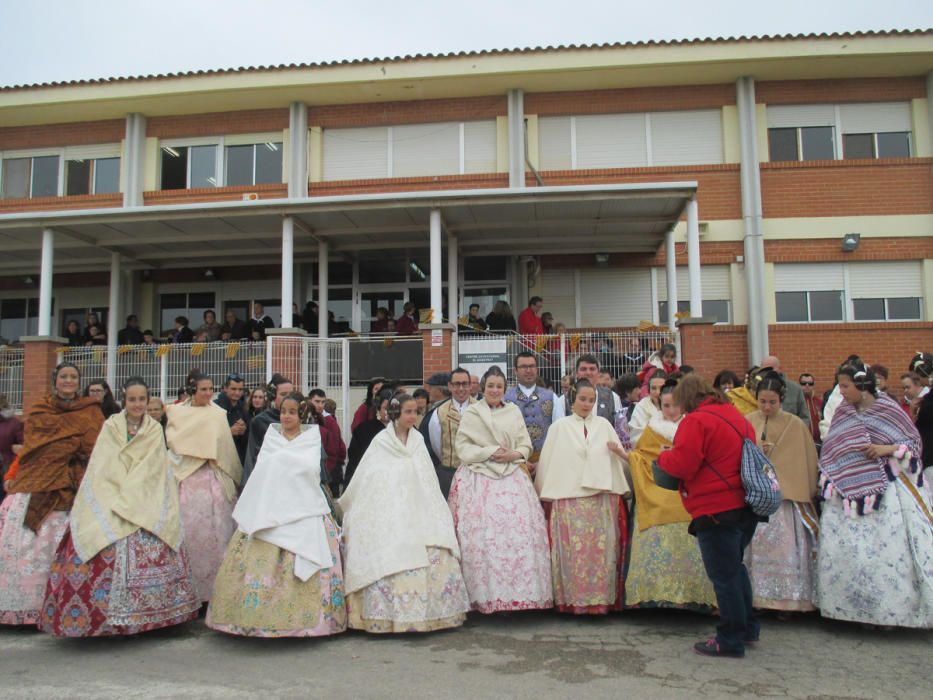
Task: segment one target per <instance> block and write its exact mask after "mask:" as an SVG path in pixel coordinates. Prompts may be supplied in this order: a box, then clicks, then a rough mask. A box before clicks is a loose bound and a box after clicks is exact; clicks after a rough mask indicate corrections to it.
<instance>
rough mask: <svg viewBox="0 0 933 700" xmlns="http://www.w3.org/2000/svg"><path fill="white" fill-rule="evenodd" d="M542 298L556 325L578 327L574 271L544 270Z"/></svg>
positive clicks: (545, 308) (542, 273)
mask: <svg viewBox="0 0 933 700" xmlns="http://www.w3.org/2000/svg"><path fill="white" fill-rule="evenodd" d="M540 296H541V298H543V299H544V310H545V311H550V312H551V314H552V315H553V316H554V322H555V323H563V324H564V325H565V326H568V327H573V326H575V325H576V317H577V311H576V295H575V293H574V285H573V270H547V269H545V270H542V271H541V293H540Z"/></svg>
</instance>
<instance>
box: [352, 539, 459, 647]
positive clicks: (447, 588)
mask: <svg viewBox="0 0 933 700" xmlns="http://www.w3.org/2000/svg"><path fill="white" fill-rule="evenodd" d="M428 561H429V562H430V563H429V565H428V566H426V567H424V568H421V569H411V570H409V571H403V572H401V573H398V574H393V575H392V576H386V577H385V578H383V579H380V580H378V581H376V582H375V583H373V584H371V585H369V586H367V587H366V588H364V589H362V590H359V591H354V592H353V593H350V594H349V595H348V596H347V614H348V616H349V620H350V627H351V628H352V629H358V630H365V631H366V632H374V633H376V634H381V633H386V632H432V631H434V630H441V629H446V628H448V627H459V626H460V625H462V624H463V621H464V620H465V619H466V613H467V612H468V611H469V610H470V598H469V596H468V595H467V590H466V585H465V584H464V582H463V574H461V572H460V562H459V561H457V558H456V557H454V555H453V554H451V553H450V552H449V551H448V550H446V549H440V548H438V547H428Z"/></svg>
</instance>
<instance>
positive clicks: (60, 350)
mask: <svg viewBox="0 0 933 700" xmlns="http://www.w3.org/2000/svg"><path fill="white" fill-rule="evenodd" d="M69 350H71V348H69V347H68V346H67V345H62V346H61V347H58V348H55V352H57V353H58V354H59V355H64V354H65V353H66V352H68V351H69Z"/></svg>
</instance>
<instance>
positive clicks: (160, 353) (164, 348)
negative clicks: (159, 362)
mask: <svg viewBox="0 0 933 700" xmlns="http://www.w3.org/2000/svg"><path fill="white" fill-rule="evenodd" d="M171 351H172V346H171V345H169V344H168V343H164V344H162V345H160V346H159V349H158V350H156V357H164V356H165V355H168V354H169V353H170V352H171Z"/></svg>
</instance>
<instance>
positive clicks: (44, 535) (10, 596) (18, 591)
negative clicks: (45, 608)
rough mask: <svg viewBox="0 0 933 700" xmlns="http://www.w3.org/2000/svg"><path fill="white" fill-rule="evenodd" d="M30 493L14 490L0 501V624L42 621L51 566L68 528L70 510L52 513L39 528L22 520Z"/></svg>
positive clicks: (27, 623) (26, 623) (24, 623)
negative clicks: (40, 619)
mask: <svg viewBox="0 0 933 700" xmlns="http://www.w3.org/2000/svg"><path fill="white" fill-rule="evenodd" d="M29 497H30V494H28V493H11V494H9V495H8V496H7V497H6V498H4V499H3V503H2V504H0V625H34V624H36V623H37V622H38V621H39V611H40V609H41V608H42V599H43V598H44V597H45V586H46V584H47V583H48V580H49V569H51V568H52V560H53V559H55V551H56V550H57V549H58V545H59V543H60V542H61V541H62V537H63V536H64V534H65V530H67V529H68V513H66V512H65V511H62V510H54V511H52V512H51V513H49V514H48V515H47V516H46V518H45V520H43V521H42V525H40V526H39V531H38V532H33V531H32V530H30V529H29V528H28V527H26V526H25V525H24V524H23V521H24V519H25V518H26V509H27V508H29Z"/></svg>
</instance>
